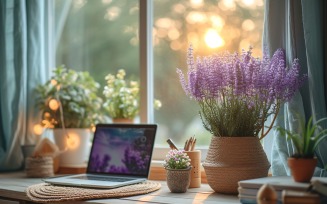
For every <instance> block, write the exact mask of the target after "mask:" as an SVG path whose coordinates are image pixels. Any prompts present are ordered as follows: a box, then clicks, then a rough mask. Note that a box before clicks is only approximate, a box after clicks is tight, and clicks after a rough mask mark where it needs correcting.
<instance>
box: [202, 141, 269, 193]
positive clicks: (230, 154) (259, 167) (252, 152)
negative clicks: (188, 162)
mask: <svg viewBox="0 0 327 204" xmlns="http://www.w3.org/2000/svg"><path fill="white" fill-rule="evenodd" d="M203 167H204V170H205V173H206V176H207V180H208V184H209V186H210V187H211V188H212V189H213V190H214V191H215V192H217V193H226V194H237V193H238V191H237V188H238V182H239V181H241V180H247V179H254V178H260V177H266V176H268V169H269V167H270V164H269V161H268V159H267V156H266V153H265V152H264V151H263V148H262V145H261V143H260V141H259V139H258V138H257V137H215V136H213V137H212V139H211V143H210V146H209V150H208V154H207V157H206V160H205V161H204V162H203Z"/></svg>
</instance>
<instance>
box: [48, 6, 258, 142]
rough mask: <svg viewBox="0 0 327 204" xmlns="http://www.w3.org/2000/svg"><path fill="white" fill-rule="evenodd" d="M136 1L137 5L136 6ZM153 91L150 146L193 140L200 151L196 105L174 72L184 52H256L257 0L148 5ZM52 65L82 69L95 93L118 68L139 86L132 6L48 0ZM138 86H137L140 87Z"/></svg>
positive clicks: (202, 134)
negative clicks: (156, 104)
mask: <svg viewBox="0 0 327 204" xmlns="http://www.w3.org/2000/svg"><path fill="white" fill-rule="evenodd" d="M140 1H142V0H140ZM152 4H153V19H152V20H153V53H152V54H153V87H152V88H153V89H154V98H156V99H159V100H161V102H162V108H161V109H160V110H158V111H154V122H155V123H158V124H159V129H158V134H157V139H156V145H157V147H168V145H167V143H166V140H167V139H168V138H172V139H173V141H174V142H175V143H176V144H177V145H178V146H183V143H184V142H185V140H186V139H187V138H189V137H191V136H195V137H196V138H197V140H198V145H202V146H207V145H208V144H209V141H210V137H211V136H210V133H208V132H207V131H206V130H204V128H203V126H202V122H201V120H200V117H199V116H198V110H199V109H198V106H197V104H196V103H195V102H194V101H191V100H189V99H188V97H187V96H186V95H185V94H184V92H183V90H182V88H181V85H180V83H179V79H178V76H177V74H176V68H177V67H178V68H181V69H182V70H185V69H186V51H187V48H188V46H189V44H190V43H192V45H193V47H194V49H195V54H196V55H200V56H203V55H209V54H212V53H213V52H219V51H223V50H229V51H230V52H234V51H240V50H241V49H242V48H244V49H247V48H248V47H249V46H250V45H252V46H253V47H254V49H253V52H254V55H256V56H260V53H261V34H262V29H263V0H211V1H204V0H179V1H176V0H153V1H152ZM55 9H56V10H55V15H56V18H55V19H56V23H55V25H56V36H59V37H58V38H57V39H56V65H60V64H65V65H66V66H67V67H69V68H72V69H77V70H86V71H89V72H90V73H91V75H93V76H94V78H95V80H97V81H98V82H99V83H100V84H101V85H102V87H103V85H104V83H105V80H104V76H105V75H107V74H108V73H116V71H117V70H118V69H119V68H124V69H125V70H126V72H127V74H128V75H129V76H131V77H132V78H134V79H136V80H140V78H139V75H140V70H141V69H142V68H141V67H140V66H139V62H140V60H139V54H140V53H139V47H140V44H139V35H138V33H139V27H140V22H139V21H140V19H139V14H140V2H139V1H138V0H97V1H87V0H72V1H66V0H56V1H55ZM141 88H142V87H141Z"/></svg>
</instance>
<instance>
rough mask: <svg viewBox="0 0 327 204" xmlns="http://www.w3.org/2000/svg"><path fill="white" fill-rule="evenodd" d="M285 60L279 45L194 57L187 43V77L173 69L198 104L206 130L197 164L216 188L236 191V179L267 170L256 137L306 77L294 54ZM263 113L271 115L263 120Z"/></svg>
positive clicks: (264, 158)
mask: <svg viewBox="0 0 327 204" xmlns="http://www.w3.org/2000/svg"><path fill="white" fill-rule="evenodd" d="M285 61H286V60H285V52H284V50H282V49H278V50H277V51H276V52H275V53H274V55H273V57H272V58H270V57H269V56H267V54H266V53H264V56H263V58H262V59H258V58H255V57H253V56H252V52H251V48H250V49H249V50H248V51H244V50H243V52H242V53H241V54H238V53H229V52H223V53H216V54H215V55H211V56H207V57H202V58H201V57H198V58H197V60H195V59H194V55H193V48H192V47H191V46H190V47H189V50H188V55H187V65H188V69H187V78H186V77H185V76H184V73H183V72H182V71H181V70H180V69H177V73H178V74H179V77H180V81H181V85H182V88H183V89H184V91H185V93H186V95H188V96H189V97H190V98H191V99H193V100H195V101H196V102H197V103H198V104H199V106H200V111H199V113H200V117H201V119H202V122H203V125H204V127H205V128H206V129H207V130H208V131H209V132H210V133H211V134H212V138H211V143H210V145H209V149H208V153H207V156H206V159H205V161H204V162H203V167H204V170H205V172H206V176H207V180H208V184H209V185H210V187H211V188H212V189H213V190H215V191H216V192H219V193H231V194H236V193H237V187H238V181H240V180H246V179H253V178H259V177H265V176H267V175H268V169H269V166H270V164H269V162H268V159H267V156H266V154H265V152H264V151H263V148H262V145H261V143H260V141H259V140H260V139H262V138H264V137H265V136H266V135H267V134H268V132H269V131H270V130H271V128H272V126H273V124H274V121H275V119H276V116H277V113H278V112H279V109H280V107H281V105H282V104H283V103H284V102H287V101H289V100H290V99H291V98H292V97H293V95H294V93H295V92H296V91H297V90H298V88H299V87H300V86H301V85H302V82H303V80H305V78H306V76H301V75H300V74H299V73H300V65H299V62H298V60H294V62H293V64H292V66H291V67H287V66H286V63H285ZM269 116H273V119H272V121H271V123H270V124H267V123H266V121H267V118H268V117H269ZM266 126H268V128H266Z"/></svg>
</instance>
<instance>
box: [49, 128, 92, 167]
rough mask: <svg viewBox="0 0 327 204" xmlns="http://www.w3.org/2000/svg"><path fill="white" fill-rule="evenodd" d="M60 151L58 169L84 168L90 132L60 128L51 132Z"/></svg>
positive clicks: (88, 148)
mask: <svg viewBox="0 0 327 204" xmlns="http://www.w3.org/2000/svg"><path fill="white" fill-rule="evenodd" d="M53 135H54V140H55V142H56V144H57V145H58V147H59V149H60V151H63V152H62V153H61V154H60V157H59V160H60V164H59V166H60V167H85V166H86V164H87V160H88V157H89V154H90V142H91V130H90V129H80V128H66V129H65V132H64V130H63V129H61V128H57V129H54V130H53Z"/></svg>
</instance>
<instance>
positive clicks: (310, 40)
mask: <svg viewBox="0 0 327 204" xmlns="http://www.w3.org/2000/svg"><path fill="white" fill-rule="evenodd" d="M325 13H326V3H324V1H323V0H314V1H306V0H302V1H297V0H285V1H284V0H266V2H265V19H264V34H263V45H264V49H267V50H268V51H269V54H270V55H272V53H273V52H274V51H275V50H276V49H277V48H280V47H281V48H284V49H285V50H286V59H287V63H288V65H291V63H292V61H293V59H294V58H298V59H299V60H300V64H301V69H302V72H303V73H307V74H308V78H309V79H308V81H307V82H306V83H305V85H304V87H303V88H301V90H300V91H299V92H298V93H297V94H296V95H295V97H294V98H293V100H292V101H290V102H288V103H286V104H285V105H284V106H283V107H282V108H281V111H280V112H279V114H278V117H277V120H276V123H275V125H278V126H281V127H284V128H286V129H289V130H291V131H297V130H299V126H300V121H299V117H304V118H305V119H306V120H308V118H310V116H311V115H312V116H314V120H318V119H320V118H322V117H326V116H327V115H326V100H325V97H326V96H325V88H324V87H325V84H324V81H325V79H324V73H325V71H324V69H325V68H326V65H325V64H324V63H325V62H324V52H325V51H326V47H324V46H325V45H326V44H325V41H324V40H325V38H326V30H324V29H325V26H326V25H325V24H326V23H327V22H326V19H324V17H326V16H325ZM324 128H327V124H324ZM272 145H273V147H272V155H271V167H272V174H273V175H274V176H282V175H290V170H289V168H288V165H287V158H288V157H290V156H291V155H292V154H293V153H294V151H295V149H294V146H293V144H292V142H291V141H289V140H287V139H286V138H285V137H282V136H280V135H279V133H278V132H276V131H275V132H274V140H273V144H272ZM326 146H327V140H324V141H323V142H321V143H320V145H319V147H318V149H317V150H316V156H317V158H318V165H317V167H316V170H315V176H327V174H326V171H325V170H324V167H325V165H326V164H327V148H326Z"/></svg>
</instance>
